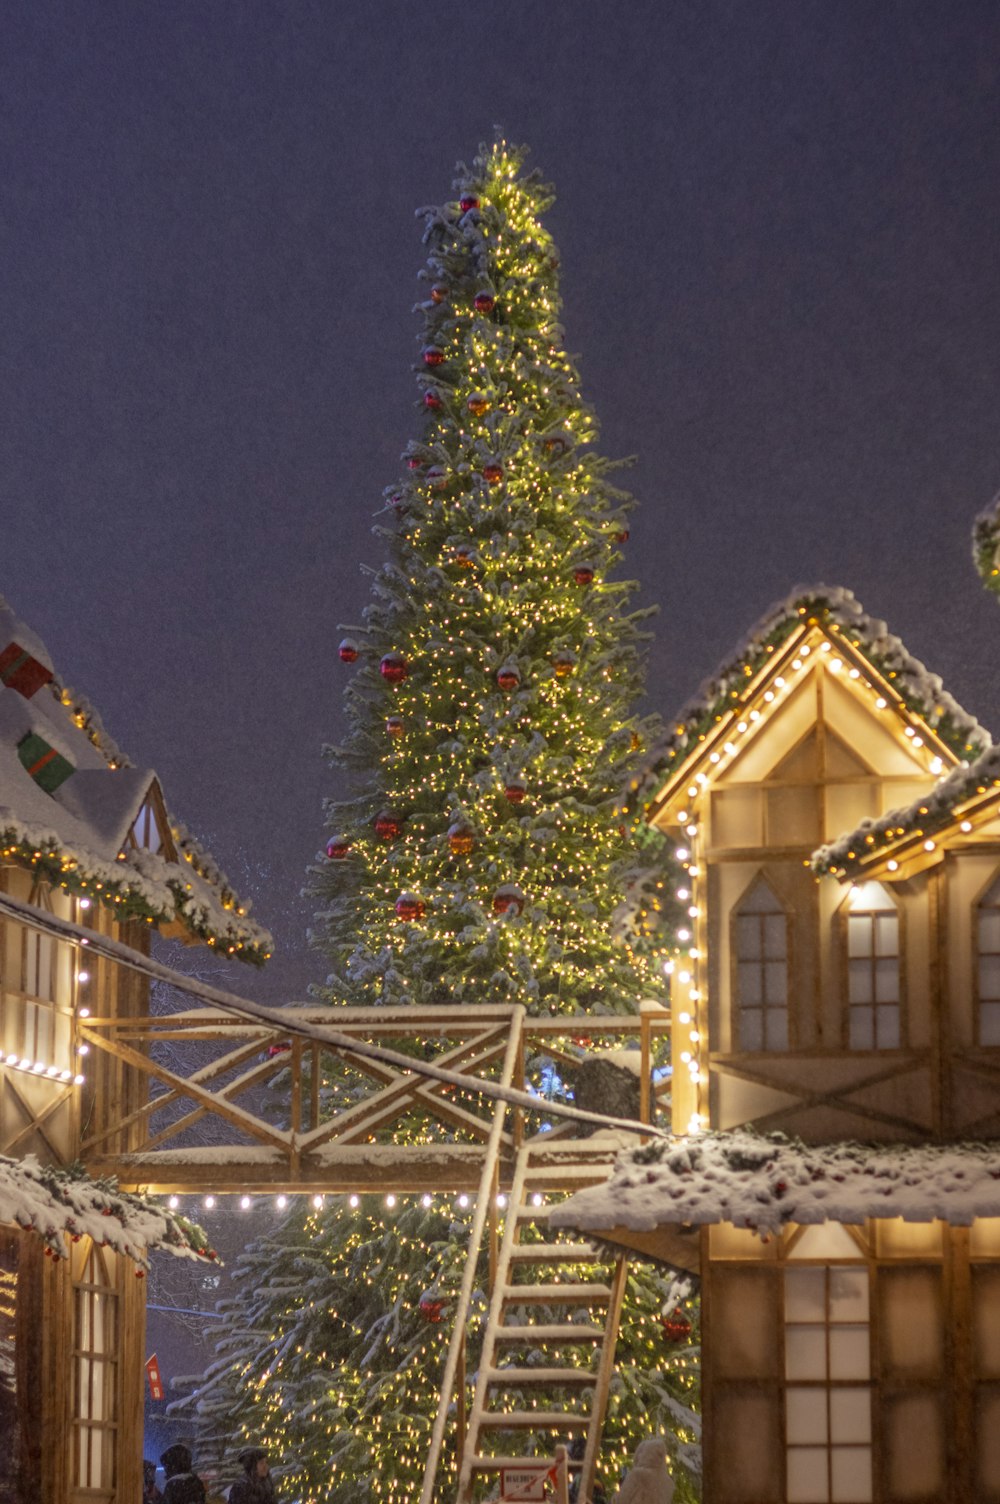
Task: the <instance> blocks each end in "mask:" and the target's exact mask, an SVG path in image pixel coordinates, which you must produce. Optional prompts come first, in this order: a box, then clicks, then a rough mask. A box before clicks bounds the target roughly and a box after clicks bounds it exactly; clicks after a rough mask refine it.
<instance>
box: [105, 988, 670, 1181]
mask: <svg viewBox="0 0 1000 1504" xmlns="http://www.w3.org/2000/svg"><path fill="white" fill-rule="evenodd" d="M275 1016H278V1017H280V1019H281V1025H282V1026H281V1027H279V1026H278V1025H277V1024H270V1023H262V1022H259V1021H258V1020H256V1019H253V1018H245V1017H239V1016H236V1015H235V1014H234V1013H231V1012H227V1011H226V1010H224V1009H221V1008H218V1007H213V1006H211V1005H205V1006H202V1007H197V1008H193V1009H187V1010H185V1011H184V1012H180V1013H172V1014H164V1015H161V1016H154V1015H150V1016H148V1017H144V1018H135V1017H132V1018H128V1019H116V1018H102V1017H91V1018H85V1019H81V1020H79V1022H78V1029H79V1038H80V1042H81V1043H84V1044H86V1045H87V1047H88V1050H89V1052H90V1060H89V1062H88V1076H89V1083H88V1088H87V1090H86V1097H85V1102H84V1131H83V1135H82V1141H81V1146H80V1148H81V1158H82V1159H83V1160H84V1162H85V1164H86V1165H87V1166H88V1168H89V1169H90V1170H91V1172H92V1173H95V1174H114V1175H117V1176H118V1177H119V1179H120V1180H121V1182H122V1184H125V1185H143V1186H147V1187H151V1188H155V1189H158V1190H161V1191H167V1190H171V1191H180V1192H183V1191H198V1190H202V1189H208V1188H211V1189H213V1190H215V1191H218V1192H221V1193H225V1192H226V1191H236V1190H240V1191H253V1190H255V1189H258V1190H262V1189H267V1188H274V1187H279V1186H280V1187H284V1188H287V1189H289V1190H299V1191H304V1190H310V1189H315V1190H317V1191H327V1192H335V1191H337V1190H341V1191H348V1190H351V1191H365V1190H380V1191H386V1190H393V1189H397V1190H428V1189H429V1190H438V1189H445V1188H446V1189H449V1190H473V1189H475V1188H476V1187H477V1186H478V1184H479V1182H480V1179H481V1176H482V1172H483V1166H484V1163H485V1161H486V1157H487V1152H488V1144H489V1142H490V1139H491V1134H492V1133H493V1130H494V1127H495V1112H494V1104H493V1101H492V1100H490V1098H488V1097H484V1096H480V1095H479V1094H478V1091H477V1089H483V1088H486V1089H487V1090H488V1089H489V1086H490V1085H491V1084H495V1083H496V1081H497V1080H498V1072H500V1069H501V1062H502V1061H504V1059H505V1058H506V1057H507V1056H508V1054H509V1053H510V1051H511V1049H513V1063H512V1066H511V1072H510V1084H511V1085H512V1086H513V1087H514V1088H515V1089H516V1090H520V1091H531V1090H533V1087H532V1081H531V1076H532V1066H531V1063H532V1062H534V1063H535V1070H534V1074H535V1075H536V1077H537V1074H538V1072H537V1062H538V1059H539V1058H540V1057H544V1060H545V1062H546V1063H547V1064H548V1065H549V1066H550V1067H551V1068H552V1069H553V1070H555V1071H557V1072H572V1071H573V1070H574V1068H576V1067H578V1066H579V1065H580V1061H581V1058H582V1056H583V1055H584V1054H585V1053H586V1047H587V1046H590V1045H598V1044H602V1043H606V1044H622V1043H626V1042H629V1041H632V1042H634V1043H635V1044H636V1045H638V1050H639V1060H638V1066H639V1069H638V1072H637V1074H638V1078H639V1082H640V1091H641V1104H640V1117H641V1120H642V1121H644V1122H650V1121H652V1120H653V1114H654V1110H655V1104H656V1097H657V1095H658V1094H662V1092H663V1091H665V1090H666V1087H665V1086H661V1087H659V1088H657V1087H655V1086H653V1085H652V1084H651V1082H652V1071H653V1063H654V1054H655V1050H656V1044H657V1042H658V1040H659V1039H660V1038H661V1036H662V1035H663V1033H664V1032H665V1031H666V1030H667V1028H668V1015H667V1014H666V1012H665V1011H664V1010H657V1011H656V1012H655V1013H650V1012H649V1011H645V1012H643V1013H641V1014H639V1015H637V1016H635V1017H629V1018H595V1017H593V1016H592V1015H581V1016H567V1017H556V1018H545V1019H529V1018H525V1017H524V1011H523V1009H522V1008H520V1007H513V1006H496V1007H493V1006H489V1005H480V1006H468V1007H462V1008H449V1007H430V1008H416V1007H407V1008H369V1009H360V1008H343V1009H329V1008H316V1007H311V1008H288V1009H283V1010H281V1012H280V1015H272V1017H275ZM310 1027H314V1028H317V1027H318V1028H320V1029H322V1028H332V1029H335V1030H336V1033H337V1035H338V1037H339V1038H341V1039H346V1040H347V1041H357V1046H358V1048H357V1049H356V1050H352V1049H351V1048H350V1047H349V1045H347V1046H345V1047H343V1048H337V1049H333V1048H331V1047H329V1046H328V1045H326V1044H325V1043H324V1042H323V1041H322V1040H317V1039H315V1038H310V1037H308V1035H307V1034H306V1033H305V1032H304V1031H305V1030H307V1029H308V1028H310ZM574 1040H576V1041H586V1045H584V1046H583V1047H581V1044H580V1043H577V1044H574ZM365 1043H368V1044H371V1043H381V1044H385V1045H390V1046H391V1047H392V1049H393V1050H394V1051H395V1052H396V1059H397V1060H398V1059H399V1057H410V1058H412V1059H413V1061H414V1065H415V1066H417V1067H418V1068H419V1067H420V1066H426V1065H428V1064H430V1065H431V1066H433V1067H436V1068H437V1069H438V1070H439V1071H441V1072H443V1073H447V1075H448V1076H449V1077H451V1079H446V1080H441V1079H436V1078H435V1079H427V1078H426V1077H425V1076H423V1075H420V1074H417V1072H416V1070H408V1069H406V1068H405V1066H404V1065H400V1064H398V1063H386V1061H384V1060H380V1059H373V1058H372V1057H371V1056H370V1055H366V1054H364V1053H362V1049H363V1046H364V1044H365ZM140 1082H141V1084H142V1088H143V1089H142V1090H138V1089H137V1085H138V1083H140ZM272 1092H273V1095H272ZM334 1096H335V1097H336V1105H334V1103H333V1098H334ZM279 1100H280V1106H279ZM136 1101H139V1102H140V1103H141V1105H139V1106H137V1107H132V1108H131V1110H124V1111H123V1110H122V1108H121V1106H120V1104H121V1103H122V1102H131V1103H135V1102H136ZM345 1101H347V1102H348V1103H349V1105H346V1106H345V1105H343V1104H344V1102H345ZM532 1106H533V1108H534V1112H533V1113H532V1112H529V1110H528V1109H527V1107H525V1106H515V1107H512V1109H511V1121H510V1123H509V1125H506V1126H504V1127H503V1128H502V1129H501V1130H500V1131H499V1133H498V1136H497V1159H498V1179H499V1182H500V1183H501V1184H503V1183H504V1181H505V1179H506V1177H507V1174H508V1172H509V1168H510V1166H511V1165H512V1163H513V1156H514V1153H515V1152H516V1149H517V1146H518V1144H519V1143H520V1142H521V1141H522V1138H523V1136H524V1134H525V1132H537V1131H540V1130H541V1129H542V1123H543V1120H544V1119H545V1118H546V1102H545V1100H544V1098H543V1097H542V1096H535V1097H533V1099H532ZM549 1116H550V1118H551V1121H550V1122H549V1123H548V1124H547V1131H550V1132H551V1133H552V1135H553V1136H554V1137H556V1138H558V1137H564V1136H566V1135H567V1133H569V1134H572V1133H573V1132H574V1131H576V1129H575V1126H574V1124H573V1123H568V1124H567V1123H560V1122H559V1121H558V1119H556V1118H552V1117H551V1114H549ZM532 1117H534V1118H535V1120H534V1121H532Z"/></svg>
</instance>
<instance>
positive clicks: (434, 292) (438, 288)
mask: <svg viewBox="0 0 1000 1504" xmlns="http://www.w3.org/2000/svg"><path fill="white" fill-rule="evenodd" d="M447 301H448V289H447V287H445V285H444V283H443V282H435V284H434V286H433V287H432V288H431V302H432V303H446V302H447Z"/></svg>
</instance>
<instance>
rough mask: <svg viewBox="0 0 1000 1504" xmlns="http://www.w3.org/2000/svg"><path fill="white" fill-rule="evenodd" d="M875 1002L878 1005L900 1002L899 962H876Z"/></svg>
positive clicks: (894, 960) (893, 960)
mask: <svg viewBox="0 0 1000 1504" xmlns="http://www.w3.org/2000/svg"><path fill="white" fill-rule="evenodd" d="M875 1001H876V1002H877V1003H898V1002H899V962H898V961H897V960H896V959H895V957H893V959H892V960H889V961H876V962H875Z"/></svg>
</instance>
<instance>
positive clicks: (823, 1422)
mask: <svg viewBox="0 0 1000 1504" xmlns="http://www.w3.org/2000/svg"><path fill="white" fill-rule="evenodd" d="M785 1425H786V1432H787V1436H788V1441H789V1444H790V1445H791V1446H803V1445H805V1444H806V1443H808V1442H822V1443H823V1445H824V1446H825V1445H826V1443H827V1441H829V1439H830V1438H829V1436H828V1435H827V1418H826V1386H825V1385H824V1387H823V1388H821V1389H789V1390H787V1392H786V1394H785ZM843 1439H844V1438H842V1437H839V1438H838V1440H843Z"/></svg>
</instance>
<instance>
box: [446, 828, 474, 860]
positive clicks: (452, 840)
mask: <svg viewBox="0 0 1000 1504" xmlns="http://www.w3.org/2000/svg"><path fill="white" fill-rule="evenodd" d="M475 844H476V837H475V832H474V831H472V830H470V828H469V826H468V825H462V824H461V822H456V824H454V825H451V826H449V827H448V845H449V847H450V849H451V850H452V851H453V852H454V854H455V855H456V856H468V854H469V852H470V851H471V850H472V849H473V847H474V846H475Z"/></svg>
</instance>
